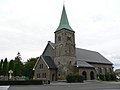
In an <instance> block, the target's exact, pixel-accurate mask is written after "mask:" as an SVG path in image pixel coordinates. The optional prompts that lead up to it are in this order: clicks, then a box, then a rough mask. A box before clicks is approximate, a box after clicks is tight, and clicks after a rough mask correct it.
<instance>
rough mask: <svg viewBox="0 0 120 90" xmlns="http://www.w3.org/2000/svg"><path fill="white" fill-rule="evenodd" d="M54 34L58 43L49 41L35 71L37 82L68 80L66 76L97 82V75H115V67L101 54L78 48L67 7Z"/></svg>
mask: <svg viewBox="0 0 120 90" xmlns="http://www.w3.org/2000/svg"><path fill="white" fill-rule="evenodd" d="M54 34H55V42H54V43H53V42H51V41H48V44H47V46H46V48H45V49H44V51H43V53H42V55H41V56H40V57H39V59H38V60H37V62H36V64H35V66H34V68H33V69H34V78H35V79H39V80H50V81H56V80H65V77H66V75H67V74H70V73H78V74H80V75H82V76H84V77H85V79H86V80H94V79H97V78H98V77H97V75H98V74H105V73H112V72H113V66H112V65H113V64H112V63H111V62H110V61H109V60H107V59H106V58H105V57H104V56H102V55H101V54H100V53H98V52H96V51H91V50H86V49H81V48H76V46H75V31H74V30H73V29H72V28H71V26H70V25H69V21H68V18H67V14H66V10H65V6H64V5H63V10H62V15H61V19H60V24H59V26H58V28H57V29H56V31H55V32H54Z"/></svg>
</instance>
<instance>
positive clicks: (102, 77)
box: [98, 73, 117, 81]
mask: <svg viewBox="0 0 120 90" xmlns="http://www.w3.org/2000/svg"><path fill="white" fill-rule="evenodd" d="M98 76H99V80H102V81H116V80H117V78H116V75H115V74H114V73H112V74H111V73H106V74H105V75H104V74H99V75H98Z"/></svg>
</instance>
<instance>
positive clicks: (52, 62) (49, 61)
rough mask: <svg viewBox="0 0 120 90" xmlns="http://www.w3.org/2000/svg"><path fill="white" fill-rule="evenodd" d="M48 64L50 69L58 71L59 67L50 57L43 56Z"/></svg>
mask: <svg viewBox="0 0 120 90" xmlns="http://www.w3.org/2000/svg"><path fill="white" fill-rule="evenodd" d="M42 57H43V59H44V61H45V62H46V64H47V65H48V67H49V69H56V68H57V67H56V66H55V64H54V61H53V60H52V58H51V57H50V56H42Z"/></svg>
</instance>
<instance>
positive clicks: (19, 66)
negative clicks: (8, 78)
mask: <svg viewBox="0 0 120 90" xmlns="http://www.w3.org/2000/svg"><path fill="white" fill-rule="evenodd" d="M21 60H22V58H21V55H20V53H19V52H18V53H17V56H16V57H15V60H14V69H13V72H14V76H22V75H23V69H24V68H23V67H24V65H23V63H22V62H21Z"/></svg>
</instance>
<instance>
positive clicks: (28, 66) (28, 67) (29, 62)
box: [24, 58, 38, 79]
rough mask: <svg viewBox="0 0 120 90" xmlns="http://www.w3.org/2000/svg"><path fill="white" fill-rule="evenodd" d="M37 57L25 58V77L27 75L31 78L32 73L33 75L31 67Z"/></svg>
mask: <svg viewBox="0 0 120 90" xmlns="http://www.w3.org/2000/svg"><path fill="white" fill-rule="evenodd" d="M37 59H38V58H30V59H29V60H27V62H26V63H25V65H24V75H25V76H26V77H29V79H32V78H33V75H34V71H33V67H34V65H35V63H36V61H37Z"/></svg>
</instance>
